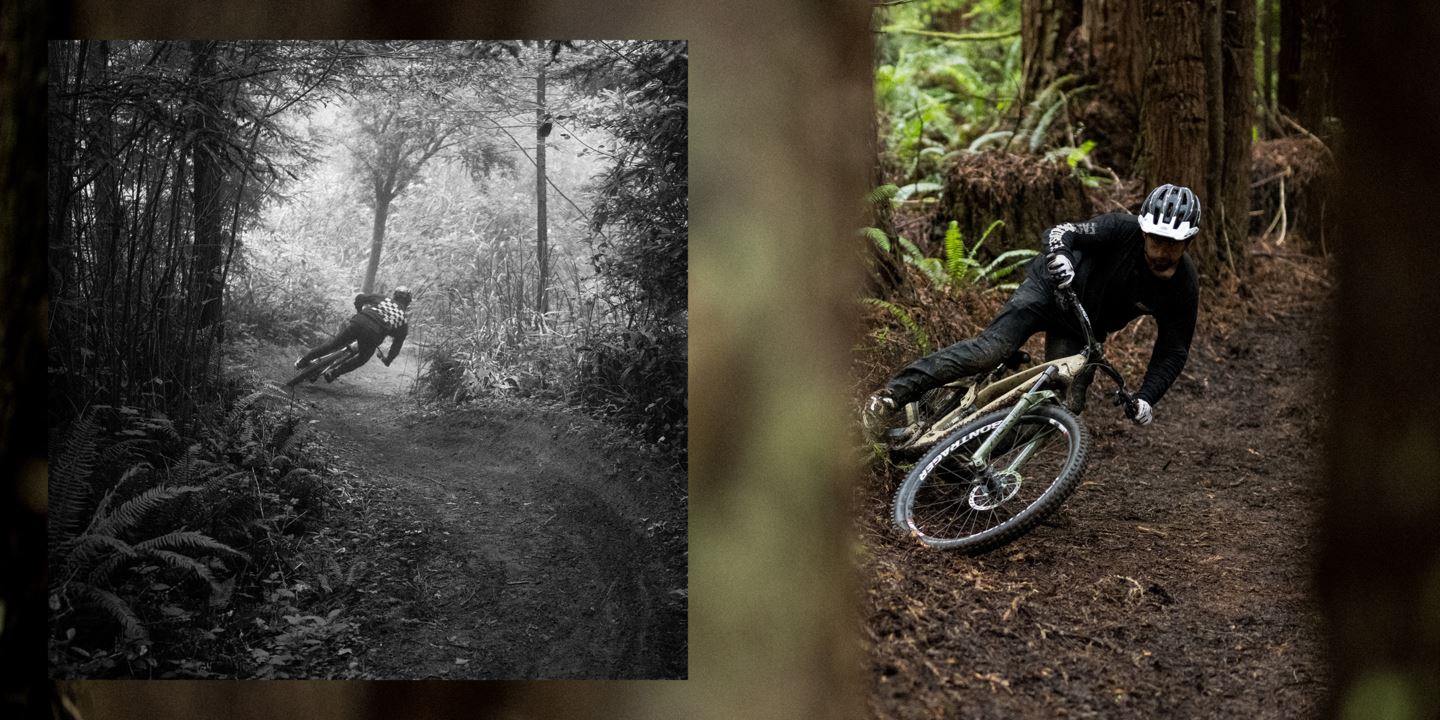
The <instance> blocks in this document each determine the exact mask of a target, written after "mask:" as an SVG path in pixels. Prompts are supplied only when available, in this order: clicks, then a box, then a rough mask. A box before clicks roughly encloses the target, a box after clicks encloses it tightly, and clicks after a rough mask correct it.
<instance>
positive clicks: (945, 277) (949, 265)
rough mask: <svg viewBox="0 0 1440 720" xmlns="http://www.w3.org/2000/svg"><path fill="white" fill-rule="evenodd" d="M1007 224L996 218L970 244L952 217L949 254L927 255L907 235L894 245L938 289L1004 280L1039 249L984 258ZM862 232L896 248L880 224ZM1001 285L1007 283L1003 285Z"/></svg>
mask: <svg viewBox="0 0 1440 720" xmlns="http://www.w3.org/2000/svg"><path fill="white" fill-rule="evenodd" d="M1001 225H1004V221H1002V220H996V221H994V222H992V223H990V225H989V226H988V227H986V228H985V232H983V233H981V235H980V239H979V240H977V241H976V242H975V244H974V245H972V246H970V247H969V249H966V247H965V239H964V238H963V237H962V236H961V233H960V227H959V224H958V223H956V222H955V221H953V220H952V221H951V222H950V225H949V227H947V228H946V231H945V257H944V258H938V257H927V256H926V255H925V253H924V251H922V250H921V249H920V248H919V247H917V246H916V245H915V243H913V242H911V241H910V240H908V239H906V238H904V237H897V238H895V244H894V246H898V247H899V248H900V251H901V258H902V260H903V261H904V262H905V263H906V264H907V265H911V266H913V267H915V268H917V269H919V270H920V272H922V273H924V275H925V277H927V278H929V279H930V283H931V285H933V286H934V287H936V288H937V289H940V288H946V287H951V286H957V287H958V286H966V285H979V284H990V285H994V284H996V283H998V282H999V281H1000V280H1003V279H1005V278H1006V277H1009V276H1010V275H1011V274H1012V273H1014V272H1015V270H1016V269H1017V268H1019V267H1020V266H1022V265H1024V264H1025V263H1027V262H1029V261H1030V259H1031V258H1033V257H1035V255H1036V254H1037V252H1036V251H1035V250H1028V249H1022V250H1010V251H1008V252H1003V253H1001V254H1000V255H999V256H997V257H996V258H994V259H993V260H991V261H990V262H988V263H985V262H982V261H981V260H980V259H979V257H978V256H977V255H978V253H979V252H980V248H981V246H983V245H984V244H985V241H986V240H987V239H988V238H989V237H990V234H991V233H992V232H994V231H995V229H996V228H998V227H1000V226H1001ZM861 234H863V235H865V236H866V237H869V238H870V240H871V241H872V242H874V243H875V245H876V246H877V247H879V248H880V249H881V250H882V251H884V252H886V253H889V252H891V249H892V247H893V246H892V244H891V242H890V239H889V237H888V236H887V235H885V233H884V232H883V231H881V230H879V229H877V228H863V229H862V230H861ZM1000 287H1001V288H1004V287H1006V286H1005V285H1001V286H1000Z"/></svg>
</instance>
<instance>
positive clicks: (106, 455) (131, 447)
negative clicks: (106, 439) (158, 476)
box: [99, 438, 150, 467]
mask: <svg viewBox="0 0 1440 720" xmlns="http://www.w3.org/2000/svg"><path fill="white" fill-rule="evenodd" d="M147 442H150V441H149V440H148V439H146V438H131V439H129V440H121V441H120V442H117V443H115V444H114V445H111V446H110V447H108V448H105V451H104V452H102V453H100V462H99V465H100V466H101V467H104V466H107V465H119V464H121V463H125V462H129V461H130V459H131V458H132V457H133V455H134V451H135V450H136V449H137V448H138V447H140V446H141V445H143V444H145V443H147Z"/></svg>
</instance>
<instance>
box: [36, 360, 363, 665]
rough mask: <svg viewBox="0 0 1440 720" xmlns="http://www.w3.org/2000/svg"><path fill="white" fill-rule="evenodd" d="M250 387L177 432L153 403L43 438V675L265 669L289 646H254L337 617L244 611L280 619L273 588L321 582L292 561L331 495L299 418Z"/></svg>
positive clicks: (115, 410) (312, 633)
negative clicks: (46, 618) (46, 479)
mask: <svg viewBox="0 0 1440 720" xmlns="http://www.w3.org/2000/svg"><path fill="white" fill-rule="evenodd" d="M234 389H235V388H232V391H233V390H234ZM263 397H264V394H263V393H261V392H251V393H249V394H246V395H244V396H243V397H236V396H234V395H232V396H231V397H230V398H229V407H228V408H227V409H225V410H224V411H223V412H218V411H217V412H213V413H211V414H210V415H209V416H208V417H207V418H206V419H205V421H204V422H203V423H202V424H201V425H200V427H199V429H198V430H197V431H195V432H193V433H191V434H190V436H189V437H182V436H181V435H180V434H179V433H178V432H177V431H176V429H175V425H174V423H173V422H172V421H171V420H170V418H168V417H166V416H165V415H164V414H162V413H158V412H147V411H144V410H142V409H139V408H134V407H108V406H93V407H91V408H89V409H87V410H86V411H85V412H84V413H83V414H82V415H81V416H80V417H79V418H78V419H77V420H76V421H75V422H74V423H72V424H71V425H70V427H69V429H68V431H66V432H65V433H63V434H62V435H57V436H56V437H53V438H52V441H51V445H52V447H51V457H52V459H53V461H52V463H51V470H50V472H51V480H50V487H51V490H50V492H51V517H52V522H51V523H50V531H49V532H50V538H49V539H50V543H49V546H50V568H51V576H50V577H51V580H50V587H49V604H50V610H51V630H52V634H51V642H50V650H49V660H50V666H51V669H52V672H53V673H55V674H56V675H57V676H61V677H87V678H105V677H138V678H146V677H233V676H237V675H239V676H242V677H243V676H254V677H269V676H275V673H276V672H277V671H279V672H283V670H284V664H283V663H275V662H271V661H272V660H273V659H274V658H275V657H281V658H282V659H284V660H285V661H289V660H291V659H293V656H286V655H284V654H283V653H281V654H279V655H277V654H275V653H272V652H271V651H270V650H266V648H273V647H277V646H278V645H284V644H285V643H287V642H289V641H291V640H293V639H294V638H295V637H296V633H301V634H304V635H305V636H306V638H309V639H313V638H314V637H317V636H318V634H317V633H319V634H323V633H324V632H328V633H331V634H332V635H333V634H336V633H343V632H345V631H346V630H348V628H345V627H344V622H343V621H340V620H337V619H336V615H337V614H338V613H336V614H332V615H330V616H328V617H327V618H319V620H320V622H318V623H317V619H312V618H310V617H309V616H306V615H304V614H303V613H302V612H301V611H300V609H299V608H298V607H289V608H288V610H290V611H291V612H290V614H291V615H294V616H295V617H297V618H298V619H297V620H296V621H295V622H294V623H291V624H290V626H289V627H284V628H275V631H274V632H258V631H262V630H266V629H267V628H266V626H265V625H263V624H262V625H259V626H257V625H255V624H254V622H253V621H254V620H255V619H257V618H263V617H265V616H270V615H275V614H276V613H280V614H281V615H280V617H283V615H284V613H285V611H286V610H287V606H286V605H285V603H284V602H283V600H284V598H283V592H282V591H284V592H291V593H292V594H293V590H287V589H286V588H287V587H288V585H290V584H292V583H294V582H306V581H307V579H308V582H312V583H315V582H321V581H318V580H315V579H314V578H315V576H316V575H317V573H318V572H321V571H323V568H324V564H323V563H319V562H316V563H313V564H312V565H310V566H309V567H307V568H306V570H305V571H304V572H303V573H299V574H297V573H296V572H295V567H296V566H295V562H296V558H297V557H303V555H304V553H305V551H306V548H311V549H312V550H313V548H315V547H317V545H316V543H315V541H314V536H315V534H316V531H317V530H318V529H320V527H321V526H320V521H321V520H322V519H323V517H324V515H325V509H326V505H327V501H328V499H329V498H328V496H329V494H330V493H331V491H330V490H329V489H328V487H327V485H326V484H325V483H324V482H322V480H321V477H320V473H322V472H324V471H325V464H324V462H323V460H322V459H321V456H320V455H319V452H318V450H319V449H318V447H317V446H316V444H315V443H314V442H313V441H312V440H311V438H310V437H309V436H308V433H307V430H306V428H307V427H308V424H306V423H304V422H303V421H302V419H301V417H300V416H298V415H294V414H291V413H289V412H286V411H281V410H272V409H267V408H265V407H262V405H261V403H260V402H259V401H260V400H261V399H262V398H263ZM282 578H284V580H283V585H282ZM280 617H277V619H280ZM281 623H282V624H283V623H284V621H283V620H281ZM322 631H323V632H322ZM306 647H309V648H311V649H314V648H315V647H316V646H315V645H314V644H309V645H306ZM255 650H261V651H262V654H261V655H257V654H256V653H255V652H254V651H255Z"/></svg>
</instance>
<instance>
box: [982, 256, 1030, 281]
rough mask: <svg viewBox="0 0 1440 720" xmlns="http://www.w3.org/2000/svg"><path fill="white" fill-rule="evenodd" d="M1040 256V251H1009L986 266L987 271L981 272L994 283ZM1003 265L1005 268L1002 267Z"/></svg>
mask: <svg viewBox="0 0 1440 720" xmlns="http://www.w3.org/2000/svg"><path fill="white" fill-rule="evenodd" d="M1039 254H1040V253H1039V252H1038V251H1035V250H1030V249H1023V250H1009V251H1006V252H1003V253H1000V256H999V257H997V258H995V259H994V260H991V261H990V264H989V265H986V266H985V269H984V270H982V271H981V276H982V277H985V278H988V279H990V280H992V281H993V280H999V279H1000V278H1003V277H1005V276H1006V275H1009V274H1010V273H1012V272H1014V271H1015V269H1016V268H1018V267H1020V266H1021V265H1024V264H1025V263H1028V262H1030V258H1033V257H1035V256H1036V255H1039ZM1017 258H1018V259H1017ZM1006 262H1009V263H1010V264H1009V265H1005V263H1006ZM1002 265H1005V266H1004V267H1001V266H1002Z"/></svg>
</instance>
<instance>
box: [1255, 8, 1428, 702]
mask: <svg viewBox="0 0 1440 720" xmlns="http://www.w3.org/2000/svg"><path fill="white" fill-rule="evenodd" d="M1345 11H1346V12H1347V13H1348V17H1345V18H1343V21H1342V22H1341V23H1340V26H1341V27H1343V28H1345V31H1344V33H1343V39H1342V41H1341V52H1340V54H1339V58H1338V60H1339V62H1338V64H1337V65H1336V68H1337V70H1338V77H1339V79H1340V95H1339V98H1338V101H1339V105H1340V112H1341V121H1342V124H1343V126H1344V138H1345V140H1344V147H1343V150H1342V153H1341V172H1340V178H1341V182H1343V183H1344V184H1345V187H1344V189H1343V191H1342V192H1340V193H1337V194H1336V195H1337V201H1338V202H1337V204H1338V205H1339V208H1338V209H1339V211H1340V215H1341V219H1340V227H1341V242H1342V247H1341V249H1340V265H1339V266H1340V280H1341V283H1340V293H1339V303H1338V305H1339V326H1338V328H1337V330H1338V332H1337V334H1336V338H1337V345H1336V348H1335V351H1334V355H1333V356H1332V358H1331V361H1332V363H1333V370H1334V380H1335V388H1336V398H1335V405H1334V408H1335V412H1334V415H1333V417H1332V419H1331V427H1330V435H1329V442H1328V443H1327V449H1328V451H1329V481H1328V492H1327V493H1326V497H1327V498H1328V500H1329V506H1328V507H1327V509H1326V512H1325V515H1324V523H1325V524H1324V527H1323V533H1324V540H1325V544H1324V549H1323V553H1322V556H1321V564H1320V577H1319V582H1320V587H1321V593H1322V597H1323V601H1324V606H1325V610H1326V612H1327V614H1328V616H1329V621H1330V628H1331V651H1332V653H1333V657H1334V661H1335V662H1334V674H1333V680H1332V691H1333V697H1332V703H1331V706H1330V716H1331V717H1338V718H1434V717H1440V684H1437V683H1436V678H1440V414H1437V413H1436V409H1437V408H1440V384H1437V383H1436V382H1435V381H1434V379H1433V377H1431V375H1432V373H1430V372H1427V370H1428V368H1426V364H1427V363H1429V362H1433V360H1434V358H1435V357H1436V356H1437V355H1440V335H1437V334H1436V332H1435V325H1436V318H1440V282H1437V275H1436V259H1437V254H1436V253H1437V245H1436V240H1435V237H1434V234H1435V232H1434V229H1435V228H1436V227H1440V203H1437V202H1436V198H1437V197H1440V165H1437V163H1436V158H1437V157H1440V136H1437V135H1436V133H1435V132H1434V124H1435V118H1436V117H1440V86H1437V85H1436V84H1435V82H1434V78H1435V77H1436V76H1437V75H1440V56H1437V55H1436V54H1435V53H1434V52H1433V51H1430V50H1429V49H1428V48H1429V47H1431V44H1432V43H1433V41H1434V36H1433V28H1436V27H1440V6H1436V5H1434V4H1433V3H1432V4H1425V5H1421V4H1411V5H1407V6H1405V7H1404V9H1403V10H1392V11H1389V12H1383V13H1379V12H1371V11H1370V10H1368V9H1361V8H1360V7H1359V6H1358V4H1350V5H1347V6H1346V7H1345ZM1282 59H1283V57H1282ZM1284 67H1285V66H1284V64H1283V63H1282V70H1283V69H1284ZM1281 79H1282V86H1281V87H1282V91H1283V90H1284V88H1285V86H1284V84H1283V81H1284V80H1285V79H1286V78H1285V77H1283V76H1282V78H1281ZM1286 100H1287V98H1286V96H1285V94H1284V93H1283V92H1282V94H1281V102H1282V104H1283V103H1285V102H1286ZM1290 101H1291V102H1295V99H1294V98H1290Z"/></svg>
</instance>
